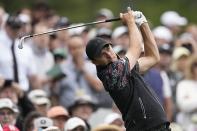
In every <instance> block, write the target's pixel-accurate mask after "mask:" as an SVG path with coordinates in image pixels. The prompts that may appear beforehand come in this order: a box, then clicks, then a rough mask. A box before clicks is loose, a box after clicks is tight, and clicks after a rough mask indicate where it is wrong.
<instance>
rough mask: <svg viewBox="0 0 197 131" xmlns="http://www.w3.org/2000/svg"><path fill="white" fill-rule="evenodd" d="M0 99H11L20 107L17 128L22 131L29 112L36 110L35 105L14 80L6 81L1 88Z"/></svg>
mask: <svg viewBox="0 0 197 131" xmlns="http://www.w3.org/2000/svg"><path fill="white" fill-rule="evenodd" d="M0 98H9V99H10V100H12V102H13V103H14V104H16V105H17V106H18V107H19V110H20V115H18V117H17V121H16V126H17V127H18V128H19V129H20V130H21V129H22V126H23V125H22V124H23V119H24V118H25V117H26V116H27V115H28V114H29V112H31V111H34V110H35V108H34V105H33V104H32V102H31V101H30V100H29V99H28V97H27V95H26V94H25V93H24V92H23V91H22V90H21V87H20V85H19V84H17V83H16V82H14V81H13V80H4V82H3V84H2V86H0Z"/></svg>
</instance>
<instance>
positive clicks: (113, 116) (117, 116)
mask: <svg viewBox="0 0 197 131" xmlns="http://www.w3.org/2000/svg"><path fill="white" fill-rule="evenodd" d="M117 119H120V120H122V117H121V115H120V114H118V113H111V114H109V115H107V116H106V117H105V119H104V123H105V124H111V123H112V122H114V121H115V120H117Z"/></svg>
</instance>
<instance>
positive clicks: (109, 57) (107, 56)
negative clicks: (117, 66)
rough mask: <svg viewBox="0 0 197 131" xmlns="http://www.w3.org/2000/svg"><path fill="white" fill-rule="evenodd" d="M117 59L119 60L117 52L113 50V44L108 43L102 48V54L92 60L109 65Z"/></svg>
mask: <svg viewBox="0 0 197 131" xmlns="http://www.w3.org/2000/svg"><path fill="white" fill-rule="evenodd" d="M115 60H117V56H116V53H115V52H114V51H113V49H112V47H111V45H107V46H105V47H104V48H103V49H102V51H101V54H100V56H99V57H98V58H95V60H93V61H92V62H93V63H94V64H95V65H107V64H109V63H111V62H113V61H115Z"/></svg>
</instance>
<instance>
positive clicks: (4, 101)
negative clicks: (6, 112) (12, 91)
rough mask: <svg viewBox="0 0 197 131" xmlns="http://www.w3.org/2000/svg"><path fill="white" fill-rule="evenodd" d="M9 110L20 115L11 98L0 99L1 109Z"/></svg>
mask: <svg viewBox="0 0 197 131" xmlns="http://www.w3.org/2000/svg"><path fill="white" fill-rule="evenodd" d="M4 108H8V109H10V110H12V111H13V112H14V113H18V112H19V111H18V109H17V107H16V105H15V104H14V103H13V102H12V101H11V100H10V99H9V98H1V99H0V109H4Z"/></svg>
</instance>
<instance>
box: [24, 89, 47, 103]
mask: <svg viewBox="0 0 197 131" xmlns="http://www.w3.org/2000/svg"><path fill="white" fill-rule="evenodd" d="M28 98H29V99H30V100H31V101H32V102H33V103H34V104H36V105H42V104H47V105H50V100H49V99H48V98H47V94H46V92H45V91H43V90H41V89H35V90H32V91H30V92H29V94H28Z"/></svg>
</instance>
